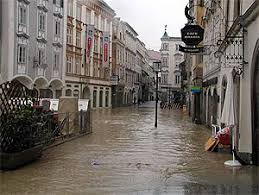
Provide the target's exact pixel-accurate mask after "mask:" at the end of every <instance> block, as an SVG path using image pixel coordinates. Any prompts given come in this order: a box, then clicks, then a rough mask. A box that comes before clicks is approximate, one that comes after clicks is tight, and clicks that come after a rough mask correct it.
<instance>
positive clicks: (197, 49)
mask: <svg viewBox="0 0 259 195" xmlns="http://www.w3.org/2000/svg"><path fill="white" fill-rule="evenodd" d="M179 51H181V52H184V53H203V52H204V47H183V46H181V45H180V46H179Z"/></svg>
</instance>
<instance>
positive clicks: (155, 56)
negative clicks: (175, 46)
mask: <svg viewBox="0 0 259 195" xmlns="http://www.w3.org/2000/svg"><path fill="white" fill-rule="evenodd" d="M147 52H148V57H147V59H148V64H149V67H150V68H149V70H150V71H149V72H150V75H151V76H150V79H151V83H152V84H151V87H150V100H151V101H154V100H155V97H156V94H155V93H156V89H155V86H156V83H155V76H156V75H155V72H154V69H153V65H154V62H160V61H161V53H160V52H159V51H155V50H148V51H147Z"/></svg>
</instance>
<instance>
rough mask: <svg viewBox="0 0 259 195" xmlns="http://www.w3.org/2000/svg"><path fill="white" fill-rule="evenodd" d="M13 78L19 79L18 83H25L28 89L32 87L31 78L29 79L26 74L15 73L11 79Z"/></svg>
mask: <svg viewBox="0 0 259 195" xmlns="http://www.w3.org/2000/svg"><path fill="white" fill-rule="evenodd" d="M13 80H17V81H19V82H20V83H22V84H23V85H25V86H26V87H27V88H28V89H32V88H33V80H32V79H31V77H29V76H27V75H17V76H15V77H13V79H12V81H13Z"/></svg>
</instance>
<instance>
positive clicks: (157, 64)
mask: <svg viewBox="0 0 259 195" xmlns="http://www.w3.org/2000/svg"><path fill="white" fill-rule="evenodd" d="M160 65H161V61H157V62H153V70H154V72H155V73H156V111H155V127H156V128H157V104H158V73H159V72H160V71H161V70H160Z"/></svg>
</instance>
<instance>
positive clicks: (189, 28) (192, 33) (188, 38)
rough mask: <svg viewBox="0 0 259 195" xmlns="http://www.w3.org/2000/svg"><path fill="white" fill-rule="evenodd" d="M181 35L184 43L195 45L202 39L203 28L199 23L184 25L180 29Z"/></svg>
mask: <svg viewBox="0 0 259 195" xmlns="http://www.w3.org/2000/svg"><path fill="white" fill-rule="evenodd" d="M181 35H182V41H183V42H184V43H185V44H186V45H191V46H197V45H198V44H199V43H200V42H202V41H203V37H204V29H203V28H202V27H201V26H199V25H193V24H191V25H186V26H185V27H184V28H182V29H181Z"/></svg>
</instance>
